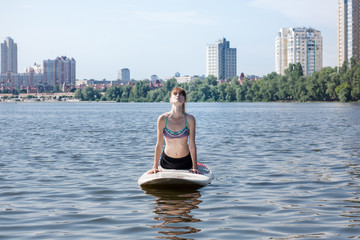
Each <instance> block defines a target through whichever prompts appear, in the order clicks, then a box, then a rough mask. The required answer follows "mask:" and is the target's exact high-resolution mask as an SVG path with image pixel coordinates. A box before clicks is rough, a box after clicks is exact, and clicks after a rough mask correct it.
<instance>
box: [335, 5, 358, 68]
mask: <svg viewBox="0 0 360 240" xmlns="http://www.w3.org/2000/svg"><path fill="white" fill-rule="evenodd" d="M359 32H360V1H359V0H339V4H338V66H339V67H341V66H342V65H343V63H344V61H346V60H348V61H350V59H351V58H352V57H354V58H355V59H356V60H357V61H360V36H359Z"/></svg>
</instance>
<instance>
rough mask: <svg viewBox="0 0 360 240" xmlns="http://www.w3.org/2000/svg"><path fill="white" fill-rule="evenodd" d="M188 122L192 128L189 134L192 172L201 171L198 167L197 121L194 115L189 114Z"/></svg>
mask: <svg viewBox="0 0 360 240" xmlns="http://www.w3.org/2000/svg"><path fill="white" fill-rule="evenodd" d="M188 124H189V129H190V134H189V151H190V156H191V159H192V169H191V170H190V171H191V172H195V173H200V172H199V171H198V170H197V168H198V166H197V153H196V143H195V135H196V121H195V118H194V117H193V116H192V115H188Z"/></svg>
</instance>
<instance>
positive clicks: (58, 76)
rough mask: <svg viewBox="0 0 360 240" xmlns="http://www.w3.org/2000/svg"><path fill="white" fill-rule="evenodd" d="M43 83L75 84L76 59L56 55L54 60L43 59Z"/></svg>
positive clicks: (53, 84)
mask: <svg viewBox="0 0 360 240" xmlns="http://www.w3.org/2000/svg"><path fill="white" fill-rule="evenodd" d="M43 68H44V79H43V81H44V82H43V84H45V85H48V86H52V87H55V86H62V85H64V84H66V85H70V86H75V84H76V61H75V59H73V58H71V59H69V58H67V57H64V56H62V57H57V58H56V59H55V60H50V59H48V60H44V62H43Z"/></svg>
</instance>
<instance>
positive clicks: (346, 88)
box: [335, 83, 351, 102]
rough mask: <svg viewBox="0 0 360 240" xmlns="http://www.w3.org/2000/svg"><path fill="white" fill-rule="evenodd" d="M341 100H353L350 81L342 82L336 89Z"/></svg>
mask: <svg viewBox="0 0 360 240" xmlns="http://www.w3.org/2000/svg"><path fill="white" fill-rule="evenodd" d="M335 91H336V93H337V95H338V96H339V99H340V101H341V102H348V101H350V100H351V86H350V85H349V84H348V83H342V84H341V85H339V86H337V87H336V89H335Z"/></svg>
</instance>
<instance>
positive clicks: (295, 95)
mask: <svg viewBox="0 0 360 240" xmlns="http://www.w3.org/2000/svg"><path fill="white" fill-rule="evenodd" d="M176 86H179V87H182V88H184V89H185V90H186V92H187V101H189V102H245V101H246V102H270V101H300V102H306V101H341V102H349V101H359V100H360V64H359V63H358V62H357V61H356V60H355V59H351V61H350V63H349V62H348V61H345V62H344V64H343V66H342V67H340V68H337V67H334V68H332V67H325V68H322V69H321V71H319V72H314V73H313V74H312V75H311V76H306V77H305V76H304V74H303V69H302V67H301V64H300V63H297V64H290V65H289V68H288V69H286V71H285V74H284V75H279V74H276V73H275V72H273V73H270V74H268V75H267V76H265V77H263V78H261V79H259V80H257V81H253V80H250V79H247V78H246V77H245V79H244V80H243V81H241V82H239V81H238V78H237V77H234V78H233V79H227V81H226V82H225V83H218V81H217V79H216V78H215V77H214V76H208V77H207V78H205V79H203V80H200V79H197V80H193V81H190V82H186V83H177V82H176V80H175V79H170V80H168V81H166V82H164V86H163V87H161V88H157V89H151V88H150V86H149V83H148V82H147V81H145V80H144V81H138V82H136V84H135V86H134V87H131V86H129V85H127V86H112V87H110V88H108V89H106V90H105V94H101V93H100V91H98V90H95V89H93V88H92V87H86V88H84V89H83V90H80V89H78V90H76V92H75V98H77V99H80V100H83V101H94V100H95V101H99V100H100V101H116V102H129V101H135V102H160V101H169V97H170V93H171V90H172V89H173V88H174V87H176Z"/></svg>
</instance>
